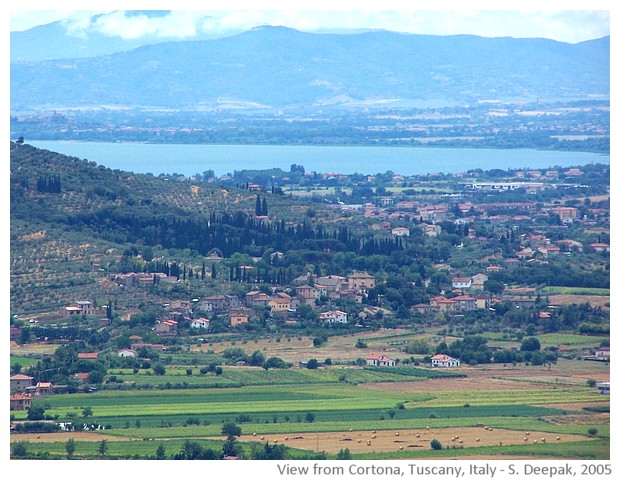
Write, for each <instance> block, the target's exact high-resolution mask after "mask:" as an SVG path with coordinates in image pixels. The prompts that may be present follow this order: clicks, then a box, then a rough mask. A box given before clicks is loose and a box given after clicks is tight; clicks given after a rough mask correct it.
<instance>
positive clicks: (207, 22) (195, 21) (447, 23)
mask: <svg viewBox="0 0 620 480" xmlns="http://www.w3.org/2000/svg"><path fill="white" fill-rule="evenodd" d="M30 13H31V20H32V21H34V22H37V21H42V19H43V18H45V16H44V15H47V16H48V18H54V19H55V20H57V19H58V18H64V19H65V20H64V21H63V24H64V25H66V27H67V29H68V31H69V32H71V34H73V35H78V34H82V35H83V34H85V33H86V32H88V31H96V32H99V33H102V34H105V35H108V36H118V37H121V38H125V39H137V38H141V37H151V38H162V39H164V38H166V39H171V38H176V39H190V38H192V37H194V36H195V35H196V34H197V33H198V32H207V33H213V34H224V33H226V32H230V31H241V30H247V29H250V28H253V27H255V26H258V25H284V26H288V27H291V28H296V29H299V30H303V31H309V32H311V31H326V30H342V29H353V28H357V29H385V30H393V31H399V32H409V33H417V34H434V35H455V34H471V35H480V36H488V37H497V36H513V37H543V38H553V39H556V40H560V41H566V42H573V43H574V42H579V41H582V40H587V39H592V38H599V37H602V36H604V35H609V31H610V11H609V10H591V11H588V10H559V11H549V10H546V11H536V10H527V11H517V10H512V11H511V10H475V9H472V10H467V11H460V10H445V9H444V10H416V9H411V8H410V9H393V10H388V9H386V10H379V9H373V10H368V9H364V8H358V9H351V10H329V9H324V10H313V9H307V10H300V9H290V8H289V9H280V10H252V9H238V10H208V11H200V10H171V11H168V12H167V13H160V14H157V15H146V14H145V13H140V12H131V13H129V12H127V11H115V12H110V11H107V12H94V11H62V12H60V11H59V12H50V11H32V12H30ZM95 13H106V14H105V15H101V16H99V17H92V18H90V17H91V16H92V15H93V14H95ZM26 19H27V15H25V14H24V12H15V14H14V12H11V28H12V29H13V30H15V29H16V28H13V26H14V25H18V24H22V23H24V22H25V21H26Z"/></svg>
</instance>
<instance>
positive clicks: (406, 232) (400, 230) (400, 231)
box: [392, 227, 409, 237]
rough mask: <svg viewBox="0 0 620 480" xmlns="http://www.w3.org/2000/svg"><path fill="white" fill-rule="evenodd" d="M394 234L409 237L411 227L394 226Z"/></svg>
mask: <svg viewBox="0 0 620 480" xmlns="http://www.w3.org/2000/svg"><path fill="white" fill-rule="evenodd" d="M392 235H394V236H396V237H408V236H409V229H408V228H406V227H394V228H393V229H392Z"/></svg>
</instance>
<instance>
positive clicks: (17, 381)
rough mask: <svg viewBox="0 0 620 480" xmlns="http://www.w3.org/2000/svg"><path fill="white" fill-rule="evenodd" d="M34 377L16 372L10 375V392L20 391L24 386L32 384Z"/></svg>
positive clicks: (24, 388)
mask: <svg viewBox="0 0 620 480" xmlns="http://www.w3.org/2000/svg"><path fill="white" fill-rule="evenodd" d="M33 381H34V377H30V376H28V375H23V374H21V373H18V374H17V375H13V376H11V392H16V393H22V392H24V391H25V390H26V388H28V387H30V386H32V382H33Z"/></svg>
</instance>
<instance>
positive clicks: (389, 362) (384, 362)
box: [366, 353, 396, 367]
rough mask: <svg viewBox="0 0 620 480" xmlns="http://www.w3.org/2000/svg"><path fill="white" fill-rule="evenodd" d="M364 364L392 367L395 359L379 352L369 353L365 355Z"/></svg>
mask: <svg viewBox="0 0 620 480" xmlns="http://www.w3.org/2000/svg"><path fill="white" fill-rule="evenodd" d="M366 365H372V366H374V367H393V366H394V365H396V361H395V360H393V359H391V358H390V357H388V356H387V355H383V354H381V353H371V354H370V355H369V356H367V357H366Z"/></svg>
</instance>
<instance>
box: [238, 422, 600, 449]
mask: <svg viewBox="0 0 620 480" xmlns="http://www.w3.org/2000/svg"><path fill="white" fill-rule="evenodd" d="M434 439H436V440H439V441H440V442H441V444H442V446H443V448H450V447H453V448H467V447H480V446H506V445H517V444H523V443H529V444H543V443H561V442H575V441H583V440H587V439H588V437H587V436H583V435H561V436H557V435H554V434H550V433H549V432H534V431H530V432H521V431H515V430H505V429H498V428H492V427H484V426H481V427H455V428H429V429H412V430H400V431H394V430H376V431H357V432H356V431H352V432H321V433H295V434H290V435H287V434H278V435H260V436H259V435H254V434H252V435H242V436H241V437H239V440H240V441H242V442H250V441H260V442H269V443H271V444H284V445H286V446H289V447H292V448H300V449H303V450H312V451H325V452H326V453H328V454H336V453H338V452H339V451H340V450H341V449H344V448H348V449H349V451H350V452H351V453H372V452H394V451H411V450H430V449H431V446H430V443H431V441H432V440H434Z"/></svg>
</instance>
